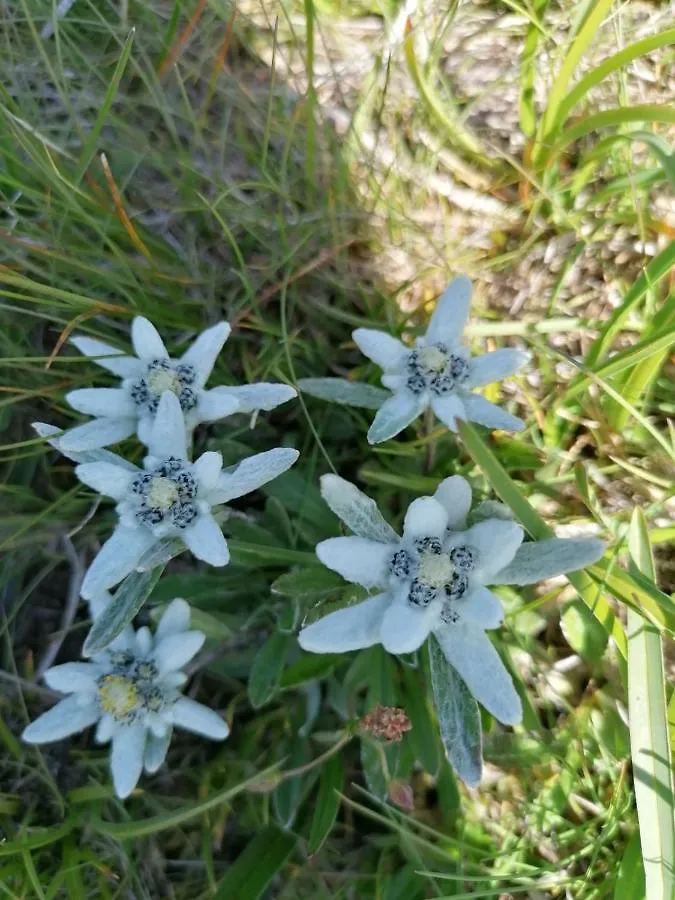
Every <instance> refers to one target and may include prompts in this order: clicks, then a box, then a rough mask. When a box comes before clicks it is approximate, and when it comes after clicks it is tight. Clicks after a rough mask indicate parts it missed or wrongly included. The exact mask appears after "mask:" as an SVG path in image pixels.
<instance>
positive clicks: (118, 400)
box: [66, 388, 138, 419]
mask: <svg viewBox="0 0 675 900" xmlns="http://www.w3.org/2000/svg"><path fill="white" fill-rule="evenodd" d="M66 403H69V404H70V406H72V407H73V409H76V410H77V411H78V412H81V413H84V414H85V415H87V416H104V417H105V418H108V419H117V418H120V419H124V418H135V417H136V416H137V415H138V407H137V406H136V404H135V403H134V401H133V400H132V399H131V397H130V396H129V393H128V392H127V391H126V390H124V388H80V389H79V390H77V391H69V392H68V393H67V394H66Z"/></svg>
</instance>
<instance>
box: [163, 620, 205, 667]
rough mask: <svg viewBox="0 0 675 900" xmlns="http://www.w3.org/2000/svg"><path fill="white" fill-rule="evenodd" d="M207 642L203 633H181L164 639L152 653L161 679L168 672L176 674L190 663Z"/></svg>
mask: <svg viewBox="0 0 675 900" xmlns="http://www.w3.org/2000/svg"><path fill="white" fill-rule="evenodd" d="M205 640H206V635H205V634H204V632H203V631H181V632H179V633H178V634H169V635H167V636H166V637H163V638H162V639H161V640H160V641H159V642H158V643H157V644H156V645H155V649H154V650H153V651H152V656H153V659H154V660H155V662H156V663H157V668H158V669H159V675H160V678H161V677H162V676H164V675H166V674H167V673H168V672H175V671H176V670H178V669H182V667H183V666H184V665H185V664H186V663H188V662H190V660H191V659H192V657H193V656H194V655H195V654H196V653H198V652H199V651H200V650H201V648H202V646H203V644H204V641H205Z"/></svg>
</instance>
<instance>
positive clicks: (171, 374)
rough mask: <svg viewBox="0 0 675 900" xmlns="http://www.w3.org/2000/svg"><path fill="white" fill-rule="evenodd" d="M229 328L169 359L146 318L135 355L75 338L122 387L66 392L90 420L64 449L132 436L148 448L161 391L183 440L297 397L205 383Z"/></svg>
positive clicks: (137, 326) (136, 332)
mask: <svg viewBox="0 0 675 900" xmlns="http://www.w3.org/2000/svg"><path fill="white" fill-rule="evenodd" d="M230 330H231V329H230V326H229V325H228V323H227V322H220V323H219V324H218V325H214V326H213V327H212V328H207V329H206V331H203V332H202V333H201V334H200V335H199V337H198V338H197V339H196V340H195V342H194V343H193V344H192V346H191V347H190V348H189V349H188V350H187V351H186V352H185V353H184V354H183V356H182V357H181V358H180V359H177V360H176V359H171V358H170V357H169V354H168V353H167V350H166V347H165V346H164V342H163V341H162V339H161V337H160V336H159V334H158V333H157V329H156V328H155V326H154V325H153V324H152V323H151V322H149V321H148V320H147V319H145V318H143V316H136V318H135V319H134V320H133V322H132V323H131V342H132V344H133V347H134V352H135V353H136V355H135V356H122V355H121V354H120V351H119V350H116V349H115V347H111V346H110V345H109V344H105V343H104V342H103V341H98V340H95V339H94V338H88V337H75V338H73V339H72V343H73V344H75V346H76V347H77V349H78V350H79V351H80V352H81V353H84V354H85V355H86V356H91V357H94V361H95V362H96V363H97V364H98V365H99V366H102V367H103V368H104V369H108V371H110V372H112V373H113V374H114V375H119V376H120V378H121V379H122V385H121V387H119V388H82V389H80V390H76V391H70V393H68V394H66V400H67V401H68V403H69V404H70V405H71V406H72V407H73V409H76V410H77V411H78V412H81V413H85V414H86V415H90V416H95V419H94V420H93V421H91V422H87V423H85V424H84V425H78V426H76V427H75V428H71V429H70V430H69V431H66V432H65V434H63V435H62V436H61V439H60V440H61V443H62V445H63V447H64V449H66V450H91V449H94V448H96V447H105V446H106V445H107V444H114V443H117V442H118V441H121V440H124V438H127V437H129V436H130V435H132V434H134V432H135V433H136V434H137V435H138V437H139V439H140V440H141V441H142V442H143V443H144V444H147V443H148V441H149V440H150V431H151V428H152V423H153V421H154V418H155V415H156V413H157V409H158V407H159V400H160V397H161V396H162V394H163V393H164V392H165V391H172V392H173V393H174V394H175V395H176V397H178V399H179V401H180V405H181V409H182V410H183V414H184V416H185V427H186V429H187V431H188V435H191V434H192V431H193V429H194V428H195V427H196V426H197V425H198V424H199V423H200V422H215V421H216V420H217V419H222V418H225V416H230V415H232V414H233V413H235V412H242V413H246V412H254V411H256V410H260V409H264V410H270V409H274V407H275V406H278V405H279V404H280V403H285V402H286V401H287V400H290V399H291V398H292V397H295V396H296V392H295V390H294V389H293V388H292V387H289V386H288V385H286V384H246V385H241V386H238V387H216V388H211V390H206V389H205V388H204V385H205V384H206V381H207V379H208V377H209V375H210V374H211V370H212V369H213V366H214V364H215V361H216V357H217V356H218V354H219V353H220V351H221V349H222V347H223V344H224V343H225V341H226V340H227V338H228V336H229V334H230Z"/></svg>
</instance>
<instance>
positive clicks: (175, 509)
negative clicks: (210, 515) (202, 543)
mask: <svg viewBox="0 0 675 900" xmlns="http://www.w3.org/2000/svg"><path fill="white" fill-rule="evenodd" d="M197 515H198V513H197V507H196V506H195V504H194V503H192V502H191V501H190V500H188V501H187V502H185V503H180V502H179V503H174V505H173V506H172V507H171V520H172V521H173V524H174V525H176V526H177V527H178V528H187V526H188V525H190V523H192V522H194V520H195V519H196V518H197Z"/></svg>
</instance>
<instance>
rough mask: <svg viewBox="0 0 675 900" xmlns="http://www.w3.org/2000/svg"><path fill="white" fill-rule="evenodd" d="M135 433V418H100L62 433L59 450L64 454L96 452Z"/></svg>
mask: <svg viewBox="0 0 675 900" xmlns="http://www.w3.org/2000/svg"><path fill="white" fill-rule="evenodd" d="M135 431H136V418H135V417H134V418H131V417H129V418H118V419H114V418H113V419H108V418H106V417H101V418H99V419H93V420H92V421H91V422H85V423H84V425H76V426H75V427H74V428H69V429H68V431H64V433H63V434H62V435H61V437H60V438H59V439H58V440H59V448H58V449H60V450H61V449H62V450H63V451H64V452H66V453H68V452H70V451H72V452H75V453H81V452H83V451H85V450H97V449H98V448H99V447H107V446H108V445H109V444H117V443H119V441H124V440H126V439H127V438H128V437H130V436H131V435H132V434H133V433H134V432H135Z"/></svg>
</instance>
